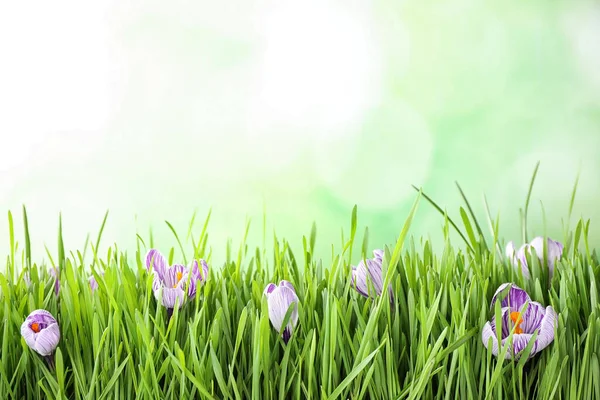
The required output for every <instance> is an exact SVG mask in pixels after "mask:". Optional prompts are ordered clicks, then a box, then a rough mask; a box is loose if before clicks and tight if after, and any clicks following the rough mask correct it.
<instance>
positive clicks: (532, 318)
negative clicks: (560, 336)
mask: <svg viewBox="0 0 600 400" xmlns="http://www.w3.org/2000/svg"><path fill="white" fill-rule="evenodd" d="M507 289H508V292H507V293H506V295H504V297H502V298H501V302H500V307H501V313H502V326H501V327H500V329H501V332H500V340H501V343H500V346H504V345H505V344H506V341H507V340H508V338H509V335H510V333H511V331H513V329H514V333H513V336H512V340H513V343H512V346H511V345H510V344H509V346H508V349H507V354H506V358H507V359H511V358H513V357H514V358H515V359H518V358H519V357H520V356H519V353H521V352H522V351H523V350H524V349H525V347H527V345H528V344H529V342H530V341H531V338H532V336H533V334H534V333H535V332H537V337H536V339H535V342H534V344H533V347H532V349H531V352H530V354H529V358H531V357H533V355H535V354H536V353H539V352H540V351H542V350H543V349H544V348H546V347H547V346H548V345H549V344H550V343H552V341H553V340H554V328H555V326H557V322H556V320H557V316H556V312H555V311H554V309H553V308H552V306H548V307H544V306H543V305H541V304H540V303H538V302H535V301H531V299H530V297H529V295H528V294H527V292H525V291H524V290H523V289H521V288H519V287H518V286H516V285H514V284H512V283H505V284H503V285H501V286H500V287H499V288H498V290H497V291H496V293H495V294H494V296H493V297H492V308H493V307H494V304H495V302H496V299H497V298H498V296H499V295H502V294H503V293H504V292H505V291H506V290H507ZM527 302H528V305H527V308H526V309H525V310H524V311H523V312H521V310H522V308H523V306H524V305H525V303H527ZM481 339H482V340H483V344H484V345H485V347H486V348H488V345H489V342H490V340H491V342H492V354H494V355H495V356H498V352H499V351H500V350H499V345H498V340H497V338H496V321H495V318H492V320H491V321H488V322H486V324H485V325H484V327H483V330H482V332H481ZM511 347H512V349H511Z"/></svg>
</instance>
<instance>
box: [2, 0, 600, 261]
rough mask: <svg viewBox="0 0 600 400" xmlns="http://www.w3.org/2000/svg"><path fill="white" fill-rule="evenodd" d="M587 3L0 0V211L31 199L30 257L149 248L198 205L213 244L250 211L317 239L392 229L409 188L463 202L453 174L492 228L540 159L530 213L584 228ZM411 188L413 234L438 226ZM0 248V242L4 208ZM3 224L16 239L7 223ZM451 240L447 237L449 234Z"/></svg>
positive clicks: (599, 169) (589, 151)
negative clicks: (143, 244)
mask: <svg viewBox="0 0 600 400" xmlns="http://www.w3.org/2000/svg"><path fill="white" fill-rule="evenodd" d="M599 37H600V5H599V4H598V3H597V2H594V1H574V0H568V1H554V2H547V1H530V2H526V4H525V3H523V2H521V1H502V2H481V1H475V0H473V1H466V0H445V1H423V0H418V1H408V0H406V1H400V2H399V1H389V0H385V1H384V0H380V1H348V0H344V1H341V0H340V1H325V0H299V1H290V0H273V1H235V0H234V1H219V2H214V1H171V2H168V3H165V2H161V1H145V2H141V1H140V2H136V1H113V2H109V1H105V2H97V3H94V4H91V3H83V2H78V1H73V2H64V1H53V2H35V4H34V3H32V2H26V3H24V2H11V3H7V2H5V3H3V4H2V5H1V6H0V57H1V61H0V138H1V142H0V143H1V147H0V210H3V211H2V212H3V213H5V212H6V211H7V210H9V209H10V210H12V211H13V213H15V214H16V215H15V219H16V223H17V225H18V232H19V235H20V232H22V229H21V216H20V207H21V205H22V204H26V205H27V207H28V210H29V217H30V228H31V231H32V241H33V246H34V247H33V251H34V253H33V257H34V258H35V261H37V262H39V261H41V260H42V259H43V258H45V254H44V251H43V245H44V243H46V244H47V245H48V246H49V247H50V248H51V249H55V246H56V232H57V227H58V213H59V211H62V213H63V224H64V235H65V242H66V247H67V248H68V249H69V250H76V249H78V248H81V246H83V243H84V240H85V235H86V234H87V233H88V232H92V233H93V234H95V233H96V232H97V230H98V228H99V226H100V222H101V220H102V217H103V214H104V212H105V210H106V209H110V212H111V215H110V217H109V221H108V225H107V227H106V230H105V237H104V240H103V246H102V247H103V248H106V246H108V245H110V244H112V243H115V242H117V243H118V244H119V246H120V248H121V249H130V250H131V249H134V246H135V233H136V231H137V232H140V234H142V235H144V236H146V235H147V232H148V229H149V228H150V227H152V228H153V230H154V236H155V240H156V241H157V243H159V244H160V245H161V247H165V246H171V245H173V243H174V241H173V238H172V235H171V233H170V232H169V231H168V228H167V226H166V225H165V224H164V222H163V221H164V220H165V219H166V220H169V221H170V222H172V223H173V224H174V225H175V227H176V228H178V229H179V230H180V231H181V232H182V234H183V235H184V236H185V232H186V230H187V223H188V221H189V220H190V218H191V215H192V213H193V211H194V210H195V209H197V210H198V214H199V215H198V223H199V224H200V223H201V222H202V221H201V220H202V219H203V218H204V216H205V215H206V213H207V211H208V209H209V207H212V208H213V216H212V220H211V224H210V228H209V229H210V238H209V240H210V245H211V246H212V248H213V251H214V252H215V253H214V256H213V259H214V260H215V261H216V262H217V263H219V262H221V261H222V260H223V258H224V250H225V244H226V241H227V239H228V238H232V239H233V244H234V246H235V247H234V248H237V245H238V244H239V241H240V240H241V238H242V234H243V230H244V225H245V221H246V218H247V217H249V218H252V219H253V221H254V225H253V228H252V231H251V237H250V239H251V242H252V243H254V244H261V243H262V226H261V224H262V212H263V207H264V208H265V209H266V212H267V218H268V219H267V223H268V234H269V239H270V237H271V232H272V230H273V229H275V230H276V232H277V233H278V235H279V236H285V237H286V238H287V239H289V240H290V241H292V242H293V243H294V245H296V246H298V245H300V244H301V238H302V235H303V234H308V233H309V232H310V227H311V224H312V222H313V221H316V222H317V226H318V232H319V237H318V243H320V245H319V247H318V249H319V251H320V255H321V256H323V257H324V258H325V259H326V260H328V259H329V256H328V255H329V254H330V251H331V247H330V246H331V243H332V242H333V243H335V245H336V247H337V248H339V243H340V230H341V229H342V228H344V229H345V230H346V231H348V226H349V219H350V212H351V209H352V206H353V205H354V204H357V205H358V207H359V222H360V229H361V230H362V229H364V227H365V226H368V227H369V230H370V238H371V240H370V243H371V244H372V246H381V245H382V244H390V243H393V242H394V241H395V238H396V236H397V234H398V232H399V230H400V228H401V225H402V223H403V222H404V219H405V217H406V213H407V211H408V209H409V208H410V205H411V203H412V202H413V200H414V196H415V192H414V190H413V189H412V188H411V184H415V185H417V186H422V187H423V188H424V189H425V191H426V192H427V193H428V194H429V195H430V196H432V197H433V198H434V199H436V200H437V201H439V202H440V203H441V204H442V205H443V206H445V207H447V208H448V210H449V212H450V213H451V215H452V216H457V215H458V213H457V211H458V209H457V207H458V205H459V203H460V197H459V196H458V193H457V191H456V189H455V187H454V181H455V180H457V181H459V182H460V183H461V185H462V186H463V188H464V189H465V191H466V192H467V195H469V196H470V198H471V201H472V203H473V204H474V206H475V208H476V212H477V213H478V214H479V215H481V216H483V215H484V214H483V203H482V195H483V194H486V195H487V198H488V200H489V204H490V207H491V211H492V213H493V214H494V215H496V214H497V213H500V217H501V222H502V223H501V235H502V237H503V238H505V239H506V240H510V239H515V240H516V241H517V242H518V243H519V242H520V235H519V226H518V218H519V215H518V210H519V207H521V206H522V204H523V202H524V199H525V195H526V191H527V186H528V183H529V179H530V176H531V173H532V171H533V168H534V167H535V164H536V162H537V161H538V160H539V161H541V167H540V171H539V175H538V181H537V184H536V187H535V191H534V195H533V198H532V206H531V214H530V228H531V230H532V231H534V232H535V233H539V234H542V233H543V228H544V223H543V220H542V206H541V204H542V203H543V208H544V210H545V214H546V228H547V231H546V232H547V233H548V234H549V235H553V236H555V237H556V238H558V239H562V228H561V227H562V225H561V224H562V221H561V218H564V217H566V215H567V210H568V203H569V196H570V194H571V189H572V186H573V184H574V182H575V178H576V176H577V173H578V171H581V178H580V186H579V191H578V196H577V201H576V207H575V213H574V216H575V217H580V216H584V217H586V218H591V219H592V225H591V227H592V228H591V229H592V232H591V233H592V238H593V240H596V241H597V240H598V239H600V229H599V227H600V207H599V206H598V200H599V199H600V156H599V150H600V131H599V128H600V106H599V105H600V41H599V40H598V38H599ZM442 222H443V221H442V219H441V217H440V216H439V215H438V214H437V212H436V211H435V210H433V208H431V207H429V206H428V205H427V204H426V203H422V204H421V206H420V208H419V212H418V216H417V219H416V221H415V226H414V229H413V233H414V234H415V235H417V236H421V235H425V236H430V237H431V238H433V239H434V240H436V241H437V244H438V245H439V244H440V243H439V242H440V237H441V229H440V227H441V225H442ZM0 227H1V230H0V248H1V249H3V250H2V251H3V253H2V254H8V251H9V250H8V248H9V246H8V244H9V241H8V223H7V220H6V218H3V219H2V222H1V226H0ZM18 239H19V240H20V241H21V243H22V237H21V236H19V237H18ZM456 243H458V242H456Z"/></svg>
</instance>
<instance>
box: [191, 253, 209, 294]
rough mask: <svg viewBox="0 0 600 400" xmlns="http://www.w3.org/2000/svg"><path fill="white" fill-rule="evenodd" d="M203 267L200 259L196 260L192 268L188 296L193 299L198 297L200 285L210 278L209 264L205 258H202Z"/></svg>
mask: <svg viewBox="0 0 600 400" xmlns="http://www.w3.org/2000/svg"><path fill="white" fill-rule="evenodd" d="M200 265H202V269H200V268H199V266H198V261H196V260H194V262H193V263H192V268H191V271H192V273H191V279H190V286H189V287H188V297H189V298H190V299H193V298H194V297H196V289H197V287H198V285H202V284H203V283H204V282H206V279H208V264H207V263H206V261H205V260H200Z"/></svg>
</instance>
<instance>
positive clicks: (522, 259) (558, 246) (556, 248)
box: [506, 236, 564, 279]
mask: <svg viewBox="0 0 600 400" xmlns="http://www.w3.org/2000/svg"><path fill="white" fill-rule="evenodd" d="M545 243H546V246H545V247H547V252H548V272H549V276H550V279H552V275H553V274H554V265H555V263H556V262H557V261H558V260H560V258H561V257H562V253H563V249H564V246H563V244H562V243H560V242H557V241H555V240H552V239H550V238H548V239H547V240H546V241H545ZM527 255H529V256H530V257H531V256H534V255H535V256H537V258H538V259H539V261H540V263H543V262H544V238H543V237H541V236H538V237H536V238H534V239H533V240H532V241H531V242H529V243H525V244H524V245H522V246H521V247H520V248H519V250H518V251H516V250H515V245H514V243H513V242H508V244H507V245H506V256H507V257H508V258H509V260H510V261H511V262H512V264H513V265H514V267H515V268H519V267H520V268H521V271H523V277H525V278H527V279H529V277H530V274H529V267H528V265H527Z"/></svg>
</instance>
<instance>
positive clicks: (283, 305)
mask: <svg viewBox="0 0 600 400" xmlns="http://www.w3.org/2000/svg"><path fill="white" fill-rule="evenodd" d="M263 295H264V296H266V297H267V304H268V306H269V319H270V320H271V324H272V325H273V328H275V330H277V332H279V333H280V334H281V336H282V337H283V341H284V342H285V343H287V342H288V341H289V340H290V338H291V337H292V333H293V331H294V329H295V328H296V325H297V324H298V303H299V302H300V300H299V299H298V296H297V295H296V290H295V289H294V286H293V285H292V284H291V283H290V282H288V281H281V282H280V283H279V286H275V284H273V283H269V284H268V285H267V286H266V287H265V290H264V291H263ZM290 307H294V309H293V311H292V314H291V315H290V320H289V322H288V324H287V325H286V326H285V327H282V325H283V320H284V318H285V315H286V314H287V312H288V310H289V308H290Z"/></svg>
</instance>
